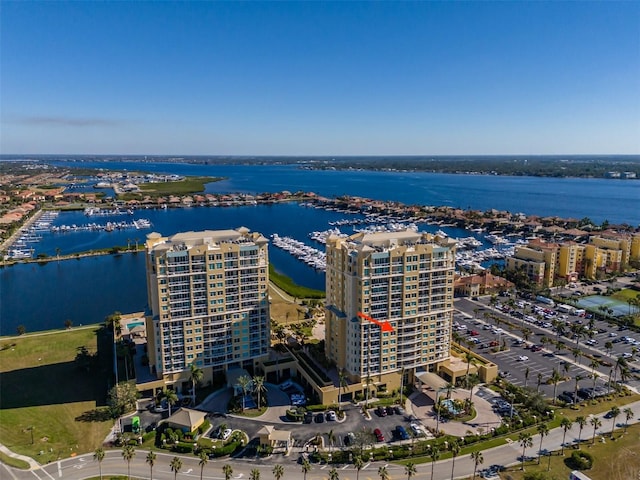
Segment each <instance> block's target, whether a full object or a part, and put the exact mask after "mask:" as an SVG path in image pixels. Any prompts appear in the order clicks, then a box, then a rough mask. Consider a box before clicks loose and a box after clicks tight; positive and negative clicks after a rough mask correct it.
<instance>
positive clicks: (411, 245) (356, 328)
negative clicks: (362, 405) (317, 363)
mask: <svg viewBox="0 0 640 480" xmlns="http://www.w3.org/2000/svg"><path fill="white" fill-rule="evenodd" d="M454 263H455V242H454V241H453V240H450V239H446V238H441V237H437V236H433V235H431V234H427V233H417V232H414V231H411V230H406V231H401V232H386V233H357V234H355V235H352V236H350V237H348V238H338V237H336V236H331V237H329V239H328V240H327V307H326V345H325V349H326V355H327V357H328V358H329V359H331V360H333V361H334V362H335V363H336V366H337V368H338V369H339V370H340V369H343V370H344V371H345V372H346V374H347V376H348V377H349V378H350V380H351V381H352V382H364V381H366V379H369V380H370V381H371V383H372V384H377V385H378V386H379V387H382V386H386V388H395V386H396V385H398V384H399V377H400V375H399V373H400V372H401V371H405V372H409V373H415V372H416V370H427V371H433V370H434V369H435V367H436V365H437V363H438V362H440V361H443V360H446V359H448V358H449V348H450V339H451V323H452V318H453V275H454ZM359 313H361V314H364V315H366V316H369V317H371V318H373V319H374V320H377V321H388V322H389V323H390V324H391V326H392V327H393V331H383V329H382V328H381V327H380V326H378V325H377V324H375V323H373V322H371V321H369V320H368V319H366V317H365V318H363V316H362V315H359Z"/></svg>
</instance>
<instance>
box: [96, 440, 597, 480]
mask: <svg viewBox="0 0 640 480" xmlns="http://www.w3.org/2000/svg"><path fill="white" fill-rule="evenodd" d="M565 432H566V431H565ZM594 435H595V434H594ZM540 448H542V439H541V440H540ZM449 451H450V452H451V454H452V459H453V461H452V463H451V478H452V479H453V478H454V471H455V465H456V464H455V460H456V457H457V456H458V455H459V454H460V445H459V444H458V443H457V442H452V443H451V444H450V445H449ZM440 455H441V452H440V449H438V447H433V448H432V449H431V453H430V457H431V460H432V463H431V479H433V469H434V466H435V463H436V462H437V461H438V460H439V459H440ZM135 456H136V450H135V447H134V446H133V445H128V444H127V445H125V446H124V447H122V458H123V459H124V460H125V461H126V462H127V479H130V478H131V461H132V460H133V459H134V457H135ZM104 457H105V450H104V449H103V448H102V447H99V448H97V449H96V451H95V452H94V454H93V459H94V460H95V461H97V462H98V469H99V473H100V480H102V461H103V460H104ZM523 457H524V451H523ZM198 458H199V462H198V465H199V466H200V480H202V476H203V473H204V467H205V466H206V465H207V463H208V462H209V457H208V456H207V454H206V453H205V452H200V454H199V455H198ZM471 459H472V460H473V462H474V469H473V478H474V480H475V478H476V471H477V469H478V466H479V465H481V464H482V463H483V462H484V457H483V455H482V452H480V451H479V450H478V451H474V452H471ZM156 460H157V454H156V453H155V452H154V451H153V450H150V451H149V452H148V453H147V456H146V458H145V462H146V463H147V464H148V465H149V478H150V479H151V480H153V467H154V466H155V464H156ZM364 465H365V462H364V460H363V459H362V457H360V456H357V457H355V458H354V460H353V466H354V468H355V469H356V480H359V478H360V470H362V468H363V467H364ZM182 466H183V464H182V459H181V458H180V457H173V458H172V459H171V462H170V463H169V468H170V469H171V471H172V472H173V475H174V477H173V478H174V479H177V477H178V474H179V473H180V471H181V470H182ZM301 467H302V474H303V476H304V480H306V478H307V473H309V472H310V471H311V463H310V462H309V460H306V459H305V460H303V462H302V466H301ZM404 471H405V474H406V475H407V480H411V478H412V477H413V476H414V475H416V473H417V468H416V466H415V464H414V463H412V462H408V463H407V464H406V465H405V466H404ZM222 473H223V475H224V478H225V480H231V477H232V475H233V467H232V466H231V465H229V464H225V465H223V466H222ZM271 473H273V477H274V478H275V480H280V479H281V478H282V476H283V475H284V467H283V466H282V465H280V464H278V465H274V467H273V469H272V471H271ZM328 475H329V480H339V478H340V474H339V472H338V470H337V469H336V468H335V467H334V468H332V469H331V470H329V474H328ZM378 476H379V477H380V480H390V479H391V475H390V474H389V472H388V470H387V467H386V466H381V467H379V468H378ZM249 480H260V470H258V469H257V468H254V469H252V470H251V472H250V473H249Z"/></svg>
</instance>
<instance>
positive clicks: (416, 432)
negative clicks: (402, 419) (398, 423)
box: [409, 422, 424, 437]
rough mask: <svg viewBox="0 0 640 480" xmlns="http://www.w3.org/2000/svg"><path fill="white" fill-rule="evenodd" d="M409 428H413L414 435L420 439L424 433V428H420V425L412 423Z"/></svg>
mask: <svg viewBox="0 0 640 480" xmlns="http://www.w3.org/2000/svg"><path fill="white" fill-rule="evenodd" d="M409 427H411V431H412V432H413V434H414V435H415V436H416V437H419V436H420V435H422V434H423V433H424V432H423V431H422V428H420V425H418V424H417V423H415V422H412V423H411V425H409Z"/></svg>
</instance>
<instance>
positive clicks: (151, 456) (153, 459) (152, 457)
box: [145, 450, 158, 480]
mask: <svg viewBox="0 0 640 480" xmlns="http://www.w3.org/2000/svg"><path fill="white" fill-rule="evenodd" d="M156 458H158V456H157V455H156V453H155V452H154V451H153V450H149V453H147V458H145V462H147V463H148V464H149V479H150V480H153V466H154V465H155V464H156Z"/></svg>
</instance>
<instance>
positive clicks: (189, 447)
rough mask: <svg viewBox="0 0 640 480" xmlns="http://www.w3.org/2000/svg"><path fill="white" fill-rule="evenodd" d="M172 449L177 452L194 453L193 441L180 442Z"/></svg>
mask: <svg viewBox="0 0 640 480" xmlns="http://www.w3.org/2000/svg"><path fill="white" fill-rule="evenodd" d="M171 450H172V451H174V452H176V453H193V443H185V442H178V443H176V444H175V445H174V446H173V447H172V448H171Z"/></svg>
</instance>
